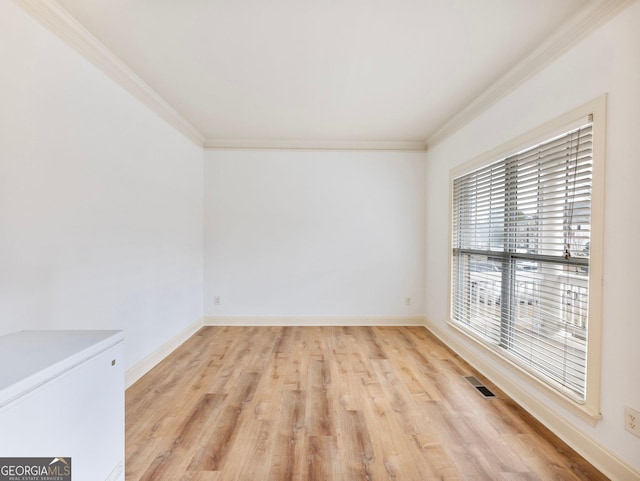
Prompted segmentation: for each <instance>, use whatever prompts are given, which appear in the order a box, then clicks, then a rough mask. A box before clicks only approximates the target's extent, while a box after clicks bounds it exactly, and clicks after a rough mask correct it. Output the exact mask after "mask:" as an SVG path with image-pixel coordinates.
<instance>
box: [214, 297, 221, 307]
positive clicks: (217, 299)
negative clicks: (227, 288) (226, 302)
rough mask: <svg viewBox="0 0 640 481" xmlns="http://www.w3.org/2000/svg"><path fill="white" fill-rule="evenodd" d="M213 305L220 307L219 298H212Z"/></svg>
mask: <svg viewBox="0 0 640 481" xmlns="http://www.w3.org/2000/svg"><path fill="white" fill-rule="evenodd" d="M213 305H214V306H219V305H220V296H215V297H214V298H213Z"/></svg>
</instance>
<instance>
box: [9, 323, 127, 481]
mask: <svg viewBox="0 0 640 481" xmlns="http://www.w3.org/2000/svg"><path fill="white" fill-rule="evenodd" d="M0 457H1V458H46V457H50V458H51V459H52V460H54V459H55V458H56V457H64V458H71V476H72V479H73V480H74V481H105V480H108V481H116V480H117V481H121V480H124V336H123V333H122V332H121V331H22V332H17V333H13V334H8V335H6V336H0Z"/></svg>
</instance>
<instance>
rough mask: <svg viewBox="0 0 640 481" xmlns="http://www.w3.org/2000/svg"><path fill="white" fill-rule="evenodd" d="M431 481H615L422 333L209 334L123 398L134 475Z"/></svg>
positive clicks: (139, 478)
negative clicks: (474, 381) (482, 387)
mask: <svg viewBox="0 0 640 481" xmlns="http://www.w3.org/2000/svg"><path fill="white" fill-rule="evenodd" d="M469 375H471V376H475V377H477V378H478V379H481V380H482V381H483V382H485V383H486V385H487V386H488V387H489V388H490V389H491V390H492V391H494V393H495V394H496V397H495V398H493V399H485V398H483V397H482V396H481V395H480V394H479V393H478V392H477V391H476V390H475V389H474V388H473V386H471V385H470V384H469V383H468V382H467V381H465V380H464V378H463V376H469ZM432 479H433V480H444V481H479V480H491V481H493V480H504V481H547V480H563V481H581V480H589V481H603V480H605V479H606V478H605V477H604V476H603V475H602V474H601V473H599V472H598V471H597V470H595V468H593V467H592V466H591V465H589V464H588V463H587V462H586V461H585V460H584V459H582V458H581V457H580V456H578V455H577V454H576V453H575V452H574V451H572V450H571V449H570V448H569V447H568V446H567V445H566V444H564V443H563V442H562V441H560V440H559V439H558V438H557V437H555V436H554V435H553V434H552V433H551V432H549V431H548V430H547V429H545V428H544V427H542V426H541V425H540V424H539V423H538V422H537V421H535V420H534V419H533V418H532V417H531V415H529V414H528V413H526V412H525V411H524V410H523V409H522V408H520V407H519V406H518V405H517V404H515V403H514V402H513V401H512V400H511V399H509V398H508V397H506V396H505V395H504V393H502V392H501V391H500V390H499V389H496V388H495V386H493V385H492V384H491V383H490V382H488V381H486V380H485V379H483V378H482V376H481V375H480V374H479V373H478V372H477V371H475V370H474V369H473V368H472V367H471V366H469V365H468V364H466V363H465V362H464V361H463V360H462V359H461V358H459V357H458V356H456V355H455V354H453V353H452V352H451V351H449V349H448V348H447V347H446V346H444V344H442V343H441V342H440V341H439V340H438V339H436V338H435V337H434V336H433V335H432V334H431V333H430V332H429V331H427V330H426V329H424V328H422V327H291V326H289V327H206V328H203V329H201V330H200V331H199V332H198V333H196V334H195V335H194V336H192V338H190V339H189V340H187V341H186V342H185V343H184V344H183V345H182V346H181V347H180V348H178V349H176V351H174V352H173V353H172V354H171V355H170V356H168V357H167V358H166V359H165V360H164V361H162V362H161V363H160V364H158V366H156V367H155V368H154V369H152V370H151V371H150V372H149V373H147V374H146V375H145V376H143V378H142V379H140V381H138V382H137V383H136V384H134V385H133V386H132V387H130V388H129V389H128V390H127V393H126V480H127V481H175V480H178V481H179V480H184V481H222V480H224V481H320V480H322V481H332V480H335V481H338V480H340V481H343V480H344V481H357V480H366V481H394V480H398V481H400V480H402V481H422V480H432Z"/></svg>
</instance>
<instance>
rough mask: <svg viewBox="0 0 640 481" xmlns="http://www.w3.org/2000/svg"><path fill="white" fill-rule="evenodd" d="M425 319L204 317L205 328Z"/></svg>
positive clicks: (417, 322)
mask: <svg viewBox="0 0 640 481" xmlns="http://www.w3.org/2000/svg"><path fill="white" fill-rule="evenodd" d="M424 323H425V318H424V317H421V316H414V317H393V316H386V317H385V316H373V317H310V316H303V317H280V316H273V317H236V316H230V317H227V316H220V317H205V318H204V325H205V326H424Z"/></svg>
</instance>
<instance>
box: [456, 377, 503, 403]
mask: <svg viewBox="0 0 640 481" xmlns="http://www.w3.org/2000/svg"><path fill="white" fill-rule="evenodd" d="M464 378H465V380H466V381H467V382H468V383H469V384H471V385H472V386H473V387H474V388H476V391H478V392H479V393H480V394H482V395H483V396H484V397H487V398H489V397H496V395H495V394H493V393H492V392H491V391H490V390H489V388H488V387H486V386H485V385H484V384H482V383H481V382H480V381H478V380H477V379H476V378H475V377H474V376H464Z"/></svg>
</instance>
